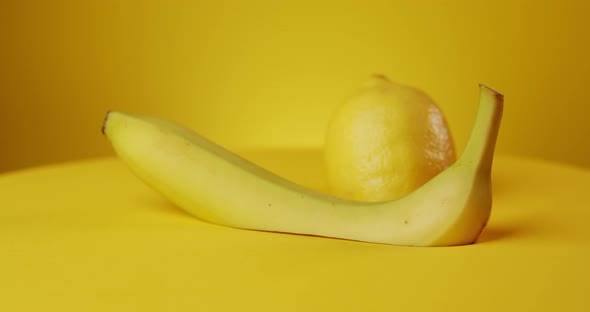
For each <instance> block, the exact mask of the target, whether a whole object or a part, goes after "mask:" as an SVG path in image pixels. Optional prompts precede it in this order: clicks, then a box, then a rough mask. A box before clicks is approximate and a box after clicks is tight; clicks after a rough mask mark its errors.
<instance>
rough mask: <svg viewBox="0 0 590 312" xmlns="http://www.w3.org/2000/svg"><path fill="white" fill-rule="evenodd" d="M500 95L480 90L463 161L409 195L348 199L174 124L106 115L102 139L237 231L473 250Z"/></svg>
mask: <svg viewBox="0 0 590 312" xmlns="http://www.w3.org/2000/svg"><path fill="white" fill-rule="evenodd" d="M502 108H503V96H502V95H501V94H499V93H497V92H495V91H493V90H492V89H489V88H487V87H486V86H483V85H480V102H479V108H478V113H477V117H476V121H475V125H474V128H473V130H472V133H471V137H470V139H469V141H468V143H467V146H466V148H465V151H464V153H463V154H462V156H461V157H460V158H459V159H458V160H457V161H456V162H455V163H454V164H453V165H451V166H450V167H448V168H447V169H446V170H444V171H443V172H441V173H440V174H439V175H437V176H435V177H434V178H433V179H431V180H430V181H429V182H427V183H426V184H424V185H423V186H422V187H420V188H419V189H417V190H416V191H414V192H412V193H410V194H409V195H407V196H406V197H403V198H401V199H397V200H394V201H389V202H380V203H362V202H354V201H347V200H343V199H339V198H335V197H331V196H328V195H326V194H323V193H319V192H316V191H312V190H309V189H306V188H304V187H301V186H299V185H296V184H294V183H292V182H290V181H288V180H285V179H283V178H281V177H279V176H276V175H274V174H272V173H270V172H268V171H266V170H265V169H263V168H261V167H258V166H256V165H254V164H253V163H251V162H248V161H246V160H244V159H242V158H240V157H239V156H237V155H235V154H233V153H231V152H229V151H227V150H225V149H223V148H222V147H220V146H218V145H216V144H215V143H213V142H211V141H209V140H207V139H205V138H203V137H202V136H200V135H198V134H196V133H194V132H192V131H191V130H189V129H187V128H184V127H182V126H180V125H178V124H175V123H173V122H169V121H164V120H161V119H157V118H153V117H147V116H137V115H131V114H125V113H121V112H109V113H108V114H107V117H106V119H105V122H104V125H103V133H104V134H105V135H106V136H107V137H108V139H109V140H110V141H111V143H112V145H113V147H114V149H115V151H116V153H117V154H118V155H119V157H120V158H121V159H122V160H123V161H124V162H126V163H127V164H128V166H129V167H130V168H131V169H132V171H133V172H134V173H135V174H136V175H137V176H138V177H139V178H141V179H142V180H144V181H145V182H146V183H147V184H149V185H150V186H151V187H153V188H154V189H155V190H157V191H159V192H160V193H162V194H163V195H164V196H165V197H167V198H168V199H169V200H171V201H172V202H173V203H175V204H176V205H177V206H178V207H180V208H181V209H183V210H186V211H187V212H189V213H190V214H192V215H194V216H196V217H198V218H200V219H202V220H205V221H208V222H211V223H216V224H220V225H225V226H230V227H234V228H242V229H252V230H262V231H274V232H285V233H298V234H309V235H316V236H324V237H333V238H341V239H348V240H356V241H365V242H373V243H382V244H392V245H408V246H450V245H463V244H470V243H474V242H475V241H476V239H477V237H478V236H479V234H480V233H481V231H482V230H483V228H484V227H485V225H486V223H487V221H488V219H489V216H490V213H491V206H492V196H491V181H490V175H491V167H492V159H493V154H494V147H495V142H496V137H497V135H498V130H499V126H500V120H501V116H502Z"/></svg>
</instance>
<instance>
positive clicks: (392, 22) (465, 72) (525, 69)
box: [0, 0, 590, 171]
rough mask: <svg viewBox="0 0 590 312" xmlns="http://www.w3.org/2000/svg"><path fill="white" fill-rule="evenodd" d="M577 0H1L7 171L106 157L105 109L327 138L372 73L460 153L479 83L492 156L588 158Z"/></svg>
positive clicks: (252, 137)
mask: <svg viewBox="0 0 590 312" xmlns="http://www.w3.org/2000/svg"><path fill="white" fill-rule="evenodd" d="M589 8H590V6H589V5H588V2H585V1H522V0H521V1H493V2H491V1H367V0H365V1H360V0H358V1H350V0H348V1H346V0H339V1H336V0H334V1H115V0H101V1H95V0H92V1H73V0H55V1H5V2H3V4H1V5H0V25H1V27H0V32H2V33H1V35H2V37H3V38H5V39H3V40H2V45H3V46H2V48H1V49H0V62H1V63H0V71H1V75H0V79H1V81H0V118H1V119H0V147H1V151H0V171H5V170H11V169H17V168H22V167H26V166H31V165H37V164H43V163H49V162H57V161H65V160H70V159H77V158H85V157H93V156H102V155H109V154H112V151H111V149H110V147H109V145H108V143H107V142H106V140H105V139H104V138H103V137H101V134H100V126H101V123H102V119H103V117H104V115H105V112H106V111H107V110H109V109H115V110H125V111H131V112H135V113H145V114H154V115H158V116H161V117H165V118H170V119H173V120H176V121H179V122H182V123H185V124H187V125H189V126H190V127H192V128H194V129H195V130H197V131H199V132H200V133H202V134H204V135H206V136H208V137H209V138H211V139H213V140H215V141H217V142H219V143H221V144H222V145H224V146H226V147H230V148H238V147H244V146H281V147H318V146H321V144H322V141H323V136H324V130H325V128H326V123H327V122H328V119H329V116H330V113H331V112H332V111H333V109H334V108H335V107H336V106H337V105H338V104H339V103H340V101H341V100H342V99H343V98H344V97H345V96H347V95H348V94H349V93H350V92H352V91H353V90H354V88H356V87H357V86H358V85H359V84H360V83H361V82H362V81H364V79H366V77H368V76H369V75H370V74H372V73H376V72H379V73H383V74H386V75H388V76H389V77H390V78H391V79H392V80H395V81H399V82H403V83H407V84H412V85H415V86H418V87H420V88H422V89H424V90H426V92H427V93H429V94H430V95H431V96H432V97H433V98H434V99H435V100H436V101H437V103H438V104H439V105H440V106H441V107H442V108H443V110H444V112H445V114H446V116H447V118H448V120H449V122H450V125H451V130H452V131H453V135H454V137H455V141H456V142H457V147H458V149H459V151H461V150H462V146H463V145H464V143H465V142H466V140H467V136H468V134H469V131H470V130H471V125H472V122H473V116H474V113H475V109H476V104H477V103H476V101H477V96H478V88H477V84H478V83H480V82H483V83H485V84H487V85H489V86H491V87H493V88H496V89H498V90H499V91H501V92H502V93H504V94H505V96H506V107H505V117H504V119H503V124H502V129H501V133H500V138H499V142H498V152H499V153H504V154H517V155H527V156H535V157H540V158H544V159H550V160H558V161H564V162H569V163H571V164H576V165H581V166H585V167H590V157H588V156H589V154H590V153H589V149H590V147H589V146H590V145H589V144H588V139H587V136H588V134H590V122H588V117H587V116H588V115H589V113H590V108H589V105H588V100H587V97H586V96H585V92H584V90H585V89H587V88H588V87H587V85H586V84H587V80H588V79H587V77H588V75H589V74H590V64H589V63H590V62H588V61H587V58H588V55H590V49H589V42H590V41H589V38H588V37H589V35H588V31H587V30H588V29H590V23H589V22H588V13H589Z"/></svg>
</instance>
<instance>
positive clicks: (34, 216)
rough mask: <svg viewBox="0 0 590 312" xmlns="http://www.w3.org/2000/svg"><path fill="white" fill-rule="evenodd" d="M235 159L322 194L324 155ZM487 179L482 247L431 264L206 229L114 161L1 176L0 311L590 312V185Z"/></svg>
mask: <svg viewBox="0 0 590 312" xmlns="http://www.w3.org/2000/svg"><path fill="white" fill-rule="evenodd" d="M242 155H243V156H245V157H246V158H248V159H250V160H252V161H254V162H257V163H259V164H261V165H263V166H265V167H267V168H269V169H271V170H272V171H275V172H276V173H278V174H280V175H282V176H285V177H287V178H290V179H292V180H294V181H296V182H298V183H300V184H303V185H306V186H308V187H312V188H315V189H319V190H323V185H324V177H323V175H322V169H321V168H322V167H321V162H320V159H321V158H320V153H319V151H316V150H291V151H288V150H276V151H272V150H269V151H258V152H256V151H251V152H244V153H242ZM493 172H494V173H493V192H494V206H493V210H492V217H491V220H490V223H489V225H488V227H487V228H486V229H485V231H484V232H483V234H482V236H481V238H480V240H479V242H478V243H476V244H474V245H468V246H458V247H437V248H428V247H427V248H424V247H399V246H388V245H379V244H369V243H361V242H353V241H346V240H339V239H329V238H320V237H312V236H302V235H291V234H280V233H267V232H258V231H247V230H239V229H232V228H227V227H222V226H218V225H213V224H209V223H205V222H202V221H200V220H198V219H196V218H193V217H191V216H189V215H188V214H186V213H184V212H182V211H180V210H179V209H177V208H175V207H174V206H173V205H171V204H170V203H168V202H167V201H166V200H165V199H163V198H162V197H161V196H160V195H159V194H158V193H156V192H155V191H153V190H151V189H150V188H148V187H147V186H145V185H144V184H143V183H142V182H141V181H140V180H138V179H137V178H136V177H135V176H134V175H132V174H131V172H130V171H129V170H128V169H127V168H126V166H125V165H124V164H123V163H121V162H120V161H119V160H118V159H116V158H104V159H93V160H85V161H78V162H71V163H65V164H58V165H51V166H46V167H40V168H32V169H27V170H23V171H18V172H12V173H6V174H3V175H0V311H250V310H251V311H441V310H442V311H590V301H588V296H589V295H590V286H589V282H590V268H589V266H590V227H589V226H588V225H587V224H586V223H587V222H588V220H590V201H589V200H588V197H586V196H587V195H590V171H587V170H584V169H579V168H575V167H570V166H567V165H560V164H556V163H550V162H544V161H539V160H532V159H525V158H516V157H508V156H501V155H500V156H498V157H496V160H495V162H494V170H493ZM227 196H232V194H227Z"/></svg>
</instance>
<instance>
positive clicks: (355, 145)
mask: <svg viewBox="0 0 590 312" xmlns="http://www.w3.org/2000/svg"><path fill="white" fill-rule="evenodd" d="M324 148H325V149H324V157H325V163H326V173H327V178H328V185H329V188H330V192H331V193H333V195H336V196H339V197H342V198H347V199H352V200H358V201H385V200H391V199H395V198H400V197H402V196H404V195H406V194H408V193H410V192H412V191H413V190H415V189H417V188H418V187H420V186H421V185H422V184H424V183H426V182H427V181H428V180H430V179H431V178H433V177H434V176H435V175H437V174H438V173H439V172H441V171H443V170H444V169H445V168H447V167H448V166H449V165H451V164H452V163H453V162H454V161H455V147H454V143H453V139H452V137H451V133H450V131H449V129H448V127H447V123H446V120H445V118H444V115H443V113H442V111H441V110H440V109H439V107H438V106H437V105H436V104H435V103H434V101H433V100H432V99H431V98H430V97H429V96H428V95H427V94H425V93H424V92H422V91H421V90H418V89H416V88H414V87H410V86H405V85H401V84H397V83H394V82H391V81H389V80H388V79H387V78H386V77H385V76H382V75H374V76H373V77H371V78H370V79H369V80H368V81H366V82H365V83H364V85H363V86H362V87H361V88H360V89H359V90H358V91H357V92H356V93H355V94H353V95H352V96H351V97H350V98H348V99H347V100H346V101H345V102H344V103H343V104H342V105H341V106H340V107H339V108H338V109H337V110H336V112H335V114H334V115H333V116H332V119H331V120H330V123H329V127H328V131H327V135H326V141H325V147H324Z"/></svg>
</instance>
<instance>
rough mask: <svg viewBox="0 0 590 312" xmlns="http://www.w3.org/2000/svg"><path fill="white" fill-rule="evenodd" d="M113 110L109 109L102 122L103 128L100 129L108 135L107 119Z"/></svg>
mask: <svg viewBox="0 0 590 312" xmlns="http://www.w3.org/2000/svg"><path fill="white" fill-rule="evenodd" d="M111 112H112V111H110V110H109V111H107V114H106V116H105V117H104V121H103V122H102V128H101V129H100V131H101V132H102V134H103V135H106V127H107V121H108V120H109V115H110V114H111Z"/></svg>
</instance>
